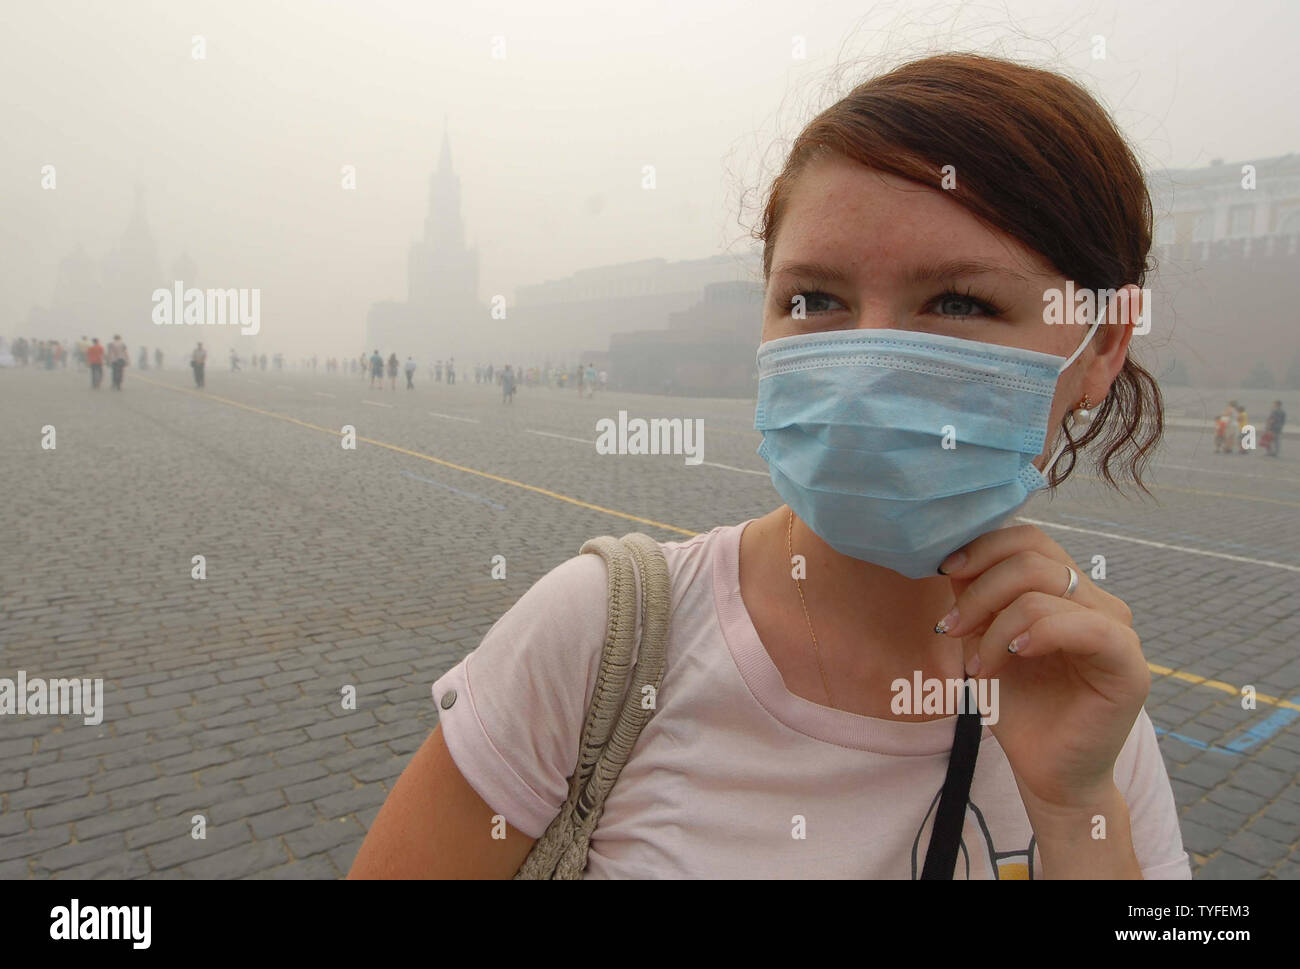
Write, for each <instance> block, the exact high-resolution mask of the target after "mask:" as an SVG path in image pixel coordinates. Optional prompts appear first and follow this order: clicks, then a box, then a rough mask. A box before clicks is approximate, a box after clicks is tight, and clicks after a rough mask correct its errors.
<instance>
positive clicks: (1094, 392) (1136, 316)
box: [1083, 283, 1151, 401]
mask: <svg viewBox="0 0 1300 969" xmlns="http://www.w3.org/2000/svg"><path fill="white" fill-rule="evenodd" d="M1148 295H1149V294H1148V293H1146V292H1144V291H1143V290H1142V289H1141V288H1140V287H1139V286H1138V285H1137V284H1136V283H1129V284H1128V285H1127V286H1125V287H1123V288H1122V289H1120V290H1119V291H1118V292H1116V293H1115V295H1114V296H1113V297H1111V299H1110V301H1109V302H1108V303H1107V305H1106V319H1105V321H1104V322H1103V323H1102V325H1101V332H1100V333H1097V334H1095V335H1094V337H1093V339H1094V340H1095V341H1096V343H1095V347H1096V350H1097V355H1096V356H1095V357H1093V359H1092V362H1091V363H1090V364H1089V365H1088V370H1087V373H1086V374H1085V375H1084V378H1083V386H1084V391H1085V393H1087V394H1088V395H1089V396H1090V397H1091V398H1092V399H1093V400H1095V401H1100V400H1101V399H1102V398H1103V397H1105V396H1106V395H1107V394H1108V393H1110V387H1111V384H1113V383H1114V382H1115V378H1116V376H1118V375H1119V372H1120V370H1122V369H1123V368H1124V361H1125V360H1127V359H1128V348H1129V342H1130V341H1131V340H1132V339H1133V334H1134V333H1146V332H1147V331H1148V330H1149V329H1150V313H1151V307H1150V306H1147V305H1146V304H1145V300H1146V299H1147V297H1148Z"/></svg>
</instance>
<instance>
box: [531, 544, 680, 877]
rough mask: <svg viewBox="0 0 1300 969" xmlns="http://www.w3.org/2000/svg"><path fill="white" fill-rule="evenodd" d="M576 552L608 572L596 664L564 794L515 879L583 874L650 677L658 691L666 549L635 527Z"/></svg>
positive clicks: (642, 715)
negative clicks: (592, 556)
mask: <svg viewBox="0 0 1300 969" xmlns="http://www.w3.org/2000/svg"><path fill="white" fill-rule="evenodd" d="M581 552H582V553H586V552H595V553H597V554H599V555H600V556H601V557H602V558H603V559H604V560H605V563H606V566H607V571H608V576H609V587H608V593H609V605H608V612H607V620H606V627H605V642H604V645H603V647H602V650H601V660H600V669H599V671H598V673H597V675H596V687H595V690H594V691H593V693H592V699H591V706H590V707H589V708H588V710H587V719H586V722H585V723H584V726H583V731H582V739H581V740H580V742H579V745H578V760H577V764H576V765H575V767H574V772H573V775H572V776H571V777H570V778H569V795H568V798H567V799H566V800H565V803H564V804H563V805H562V806H561V808H560V812H559V814H557V815H556V817H555V819H554V820H553V821H552V822H551V824H550V825H549V826H548V827H547V829H546V831H545V833H544V834H543V835H542V837H541V838H539V839H538V840H537V842H536V843H535V844H534V845H533V848H532V851H530V852H529V854H528V857H527V858H526V859H525V860H524V863H523V865H522V866H520V869H519V872H518V873H517V874H516V875H515V877H516V878H518V879H551V878H555V879H573V878H580V877H581V876H582V871H583V869H585V868H586V863H587V847H588V844H589V840H590V837H591V832H592V831H593V830H594V829H595V826H596V823H597V822H598V821H599V819H600V814H601V811H602V810H603V808H604V802H605V797H606V796H607V795H608V794H609V791H610V789H611V788H612V787H613V785H614V781H615V780H617V779H618V775H619V772H620V771H621V770H622V769H623V765H624V764H625V763H626V762H627V757H628V755H629V754H630V752H631V749H632V747H633V746H634V745H635V743H636V738H637V736H638V735H639V733H640V731H641V728H642V727H643V726H644V725H645V723H646V721H647V720H649V718H650V716H652V715H653V712H654V705H653V703H650V704H643V702H642V696H643V695H644V694H643V692H642V687H643V686H645V685H646V684H647V683H649V684H651V685H652V686H653V687H654V692H655V693H656V694H657V692H658V689H659V685H660V683H661V681H662V679H663V660H664V655H665V645H666V641H667V627H668V615H669V610H670V606H671V591H672V590H671V582H670V579H669V576H668V567H667V561H666V560H665V559H664V555H663V551H662V550H661V549H660V548H659V546H658V544H657V543H656V542H655V541H654V540H653V539H651V538H649V537H648V536H646V535H642V534H640V533H633V534H631V535H628V536H625V537H624V539H622V540H619V539H615V538H613V537H611V536H608V535H604V536H601V537H599V538H593V539H591V540H589V541H587V542H585V543H584V544H583V546H582V549H581ZM580 554H581V553H580ZM633 561H635V562H636V565H637V567H636V570H635V571H636V573H638V574H639V576H640V590H639V591H640V593H641V595H640V597H639V598H640V604H641V645H640V648H639V649H638V652H637V659H636V669H635V674H634V676H633V682H632V689H630V690H629V689H628V678H629V674H630V673H632V672H633V671H632V669H631V667H632V648H633V645H634V642H635V633H636V617H637V612H636V605H637V592H638V588H637V582H636V579H635V578H634V570H633V567H632V563H633ZM646 707H648V709H647V708H646ZM611 737H612V738H613V742H612V743H610V740H611Z"/></svg>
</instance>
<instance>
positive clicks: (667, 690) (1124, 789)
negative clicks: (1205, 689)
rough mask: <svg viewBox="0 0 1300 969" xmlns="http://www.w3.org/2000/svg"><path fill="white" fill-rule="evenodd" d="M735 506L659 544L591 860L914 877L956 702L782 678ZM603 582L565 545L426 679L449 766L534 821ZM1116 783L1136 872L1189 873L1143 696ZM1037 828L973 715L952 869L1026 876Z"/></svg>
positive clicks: (576, 729) (547, 791) (657, 867)
mask: <svg viewBox="0 0 1300 969" xmlns="http://www.w3.org/2000/svg"><path fill="white" fill-rule="evenodd" d="M747 524H749V523H748V522H744V523H742V524H740V525H732V526H724V527H719V528H715V529H714V530H713V531H711V532H708V533H706V534H702V535H697V536H695V537H694V538H691V539H688V540H686V541H681V542H670V543H664V544H662V545H661V547H662V548H663V551H664V554H665V556H666V557H667V559H668V568H669V573H670V575H671V576H672V589H673V591H672V608H673V612H672V620H671V623H670V628H669V639H668V644H667V656H666V665H665V669H664V676H663V682H662V685H661V687H660V690H659V693H658V695H657V698H656V711H655V714H654V716H653V717H652V718H651V719H650V721H649V722H648V723H647V724H646V726H645V728H644V729H643V730H642V732H641V735H640V737H639V738H638V740H637V743H636V746H635V747H634V748H633V749H632V753H631V756H630V757H629V759H628V762H627V765H626V766H625V767H624V768H623V772H622V774H621V775H620V776H619V779H618V782H617V783H616V784H615V785H614V788H613V790H612V791H611V792H610V795H609V797H608V799H607V800H606V802H605V811H604V814H603V815H602V817H601V819H600V824H599V826H598V827H597V828H596V831H595V833H594V835H593V837H592V840H591V847H590V852H589V855H588V862H587V870H586V877H588V878H898V879H906V878H916V877H918V875H919V873H920V870H921V868H922V867H923V866H924V862H925V851H926V847H927V846H928V844H929V838H930V830H931V827H932V824H933V815H934V811H935V808H936V806H937V803H938V795H939V791H940V789H941V788H942V786H943V779H944V774H945V771H946V770H947V766H948V753H949V750H950V749H951V747H952V739H953V732H954V728H955V725H956V718H955V717H946V718H944V719H942V720H933V721H929V722H927V723H906V722H895V721H890V720H881V719H876V718H873V717H864V716H860V715H858V714H855V713H848V712H846V711H843V710H835V709H832V708H830V707H823V706H821V705H819V704H816V703H813V702H812V701H810V700H806V699H804V698H802V697H799V696H796V695H794V694H793V693H791V692H790V691H789V690H787V689H786V687H785V683H784V681H783V680H782V678H781V674H780V672H779V671H778V670H777V668H776V665H775V664H774V663H773V662H772V659H771V657H770V656H769V655H768V653H767V651H766V650H765V649H764V647H763V645H762V643H761V642H760V641H759V638H758V634H757V632H756V631H755V629H754V625H753V623H752V622H751V621H750V618H749V614H748V613H747V612H746V611H745V606H744V603H743V601H742V600H741V597H740V581H739V576H740V567H739V552H740V535H741V532H742V531H743V530H744V528H745V525H747ZM605 582H606V576H605V563H604V560H603V559H601V557H600V556H599V555H595V554H587V555H578V556H576V557H574V558H571V559H569V560H568V561H566V562H564V563H562V564H561V565H559V566H557V567H556V568H555V569H553V570H551V571H550V572H549V573H547V574H546V575H545V576H543V577H542V578H541V579H539V580H538V581H537V583H536V584H534V585H533V587H532V588H531V589H529V590H528V591H527V592H526V593H525V594H524V595H523V597H522V598H521V599H520V600H519V601H518V602H517V603H516V604H515V605H514V606H513V607H512V608H511V609H510V610H509V611H508V612H506V614H505V615H503V616H502V617H501V618H500V619H499V620H498V621H497V623H496V624H495V625H494V626H493V627H492V628H491V629H490V630H489V631H488V633H487V635H486V636H485V637H484V638H483V641H482V643H481V644H480V645H479V646H478V648H477V649H475V650H474V651H473V652H472V653H470V654H469V655H468V656H466V657H465V658H464V659H463V660H461V662H460V663H458V664H457V665H456V666H455V667H453V668H452V669H451V670H449V671H448V672H447V673H446V674H445V675H444V676H442V677H441V678H440V679H439V680H438V681H437V682H436V683H434V685H433V697H434V700H435V702H436V703H437V704H438V713H439V718H440V721H441V726H442V732H443V736H444V737H445V739H446V743H447V747H448V749H449V750H450V751H451V755H452V758H453V759H454V760H455V762H456V766H457V767H458V768H459V769H460V771H461V773H462V774H463V775H464V776H465V779H466V780H467V781H468V782H469V784H470V786H471V787H473V788H474V790H475V791H477V792H478V794H479V796H480V797H482V798H483V800H484V801H486V802H487V803H488V805H490V806H491V807H492V808H493V809H494V810H495V811H497V812H498V813H500V814H501V815H502V816H503V817H504V818H505V819H506V821H508V822H509V823H510V824H511V825H512V826H514V827H515V828H517V829H518V830H520V831H522V832H523V833H524V834H527V835H528V836H529V837H533V838H537V837H539V836H540V835H541V834H542V833H543V832H544V831H545V830H546V827H547V825H549V824H550V822H551V820H552V819H553V818H554V817H555V816H556V815H557V814H558V813H559V810H560V806H561V805H562V804H563V802H564V800H565V798H566V796H567V794H568V777H569V775H570V774H571V773H572V772H573V769H574V766H575V764H576V763H577V758H578V741H579V736H580V734H581V732H582V726H583V723H584V720H585V717H586V710H587V706H588V704H589V703H590V700H591V696H592V692H593V690H594V689H595V679H596V672H597V670H598V669H599V665H600V652H601V647H602V645H603V641H604V637H605V619H606V609H607V604H606V603H607V593H606V585H605ZM450 690H455V699H454V702H452V704H451V705H450V706H449V707H447V708H443V706H442V702H444V697H446V695H447V693H448V692H449V691H450ZM1115 782H1116V786H1117V787H1118V788H1119V790H1120V792H1121V793H1122V794H1123V795H1124V797H1125V800H1126V802H1127V804H1128V809H1129V815H1130V821H1131V828H1132V833H1133V846H1134V849H1135V850H1136V853H1137V858H1138V861H1139V863H1140V864H1141V866H1142V872H1143V875H1144V876H1145V877H1146V878H1149V879H1154V878H1190V877H1191V868H1190V866H1189V863H1188V859H1187V854H1186V852H1185V851H1184V850H1183V845H1182V835H1181V833H1180V832H1179V829H1178V814H1177V809H1176V807H1175V804H1174V798H1173V792H1172V791H1171V789H1170V786H1169V779H1168V775H1167V774H1166V772H1165V766H1164V762H1163V760H1162V759H1161V756H1160V750H1159V747H1158V746H1157V744H1156V736H1155V731H1154V729H1153V728H1152V725H1151V720H1150V719H1149V718H1148V717H1147V714H1146V711H1145V710H1143V711H1142V713H1141V714H1140V715H1139V717H1138V719H1137V722H1136V724H1135V725H1134V728H1133V731H1132V733H1131V734H1130V736H1129V738H1128V740H1127V742H1126V743H1125V745H1124V748H1123V750H1122V751H1121V753H1120V755H1119V758H1118V760H1117V761H1116V764H1115ZM796 815H798V816H801V817H802V819H803V822H802V825H800V824H798V823H797V822H796V818H795V816H796ZM799 834H802V835H803V837H798V836H797V835H799ZM1032 839H1033V830H1032V829H1031V827H1030V825H1029V819H1028V817H1027V816H1026V814H1025V809H1024V805H1023V803H1022V802H1021V800H1020V794H1019V792H1018V790H1017V788H1016V784H1015V779H1014V777H1013V775H1012V773H1011V768H1010V765H1009V764H1008V762H1007V759H1006V756H1005V755H1004V754H1003V752H1002V748H1001V747H1000V746H999V745H998V742H997V740H996V739H995V738H994V737H993V735H992V734H991V733H990V732H989V729H988V728H987V727H984V728H983V730H982V734H981V742H980V752H979V757H978V759H977V761H976V768H975V776H974V780H973V782H972V784H971V793H970V800H969V803H968V806H967V809H966V821H965V825H964V829H963V832H962V850H961V852H960V853H959V855H958V861H957V872H956V877H957V878H966V879H970V878H1018V879H1019V878H1030V877H1034V875H1035V874H1037V873H1041V872H1042V860H1041V858H1040V857H1039V855H1038V851H1037V848H1036V847H1035V846H1034V845H1033V844H1032ZM1031 854H1032V858H1031Z"/></svg>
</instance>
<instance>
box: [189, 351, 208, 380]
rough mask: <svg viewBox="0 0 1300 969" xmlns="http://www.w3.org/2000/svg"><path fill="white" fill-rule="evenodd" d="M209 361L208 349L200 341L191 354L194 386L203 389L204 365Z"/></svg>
mask: <svg viewBox="0 0 1300 969" xmlns="http://www.w3.org/2000/svg"><path fill="white" fill-rule="evenodd" d="M207 362H208V351H207V350H204V349H203V344H202V343H200V344H199V345H198V346H196V347H195V348H194V352H193V353H192V354H190V366H191V367H192V368H194V386H195V387H198V388H200V389H202V387H203V367H204V366H205V365H206V364H207Z"/></svg>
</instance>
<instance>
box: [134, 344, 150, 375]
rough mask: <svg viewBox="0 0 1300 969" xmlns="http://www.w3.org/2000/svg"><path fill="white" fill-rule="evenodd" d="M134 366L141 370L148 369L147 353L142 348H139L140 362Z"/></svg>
mask: <svg viewBox="0 0 1300 969" xmlns="http://www.w3.org/2000/svg"><path fill="white" fill-rule="evenodd" d="M136 366H137V367H139V368H140V369H141V370H148V369H149V351H148V350H146V349H145V348H144V347H141V348H140V360H139V361H138V362H137V363H136Z"/></svg>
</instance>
